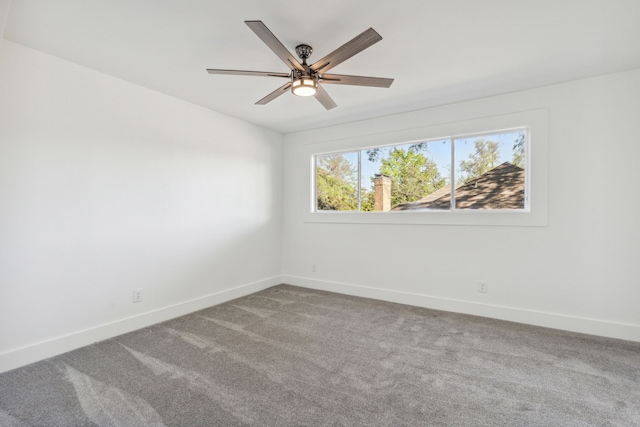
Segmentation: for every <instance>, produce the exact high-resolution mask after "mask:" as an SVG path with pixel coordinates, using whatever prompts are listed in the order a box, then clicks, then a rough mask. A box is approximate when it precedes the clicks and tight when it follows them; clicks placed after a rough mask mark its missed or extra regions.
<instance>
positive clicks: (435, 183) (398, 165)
mask: <svg viewBox="0 0 640 427" xmlns="http://www.w3.org/2000/svg"><path fill="white" fill-rule="evenodd" d="M381 163H382V165H381V166H380V173H382V174H385V175H387V176H389V177H390V178H391V206H398V205H399V204H402V203H407V202H414V201H416V200H418V199H421V198H423V197H425V196H426V195H428V194H431V193H432V192H434V191H436V190H437V189H439V188H442V187H444V185H445V184H446V181H445V179H444V178H443V177H442V176H441V175H440V172H439V171H438V166H437V165H436V164H435V162H434V161H433V160H431V159H428V158H427V157H426V156H425V155H424V154H422V153H419V152H418V151H416V150H411V149H409V150H404V149H399V148H394V149H393V150H391V151H390V152H389V156H388V157H387V158H384V159H382V160H381Z"/></svg>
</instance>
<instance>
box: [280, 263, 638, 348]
mask: <svg viewBox="0 0 640 427" xmlns="http://www.w3.org/2000/svg"><path fill="white" fill-rule="evenodd" d="M281 279H282V282H283V283H287V284H290V285H295V286H301V287H305V288H310V289H318V290H323V291H330V292H337V293H341V294H346V295H353V296H359V297H365V298H372V299H378V300H383V301H390V302H396V303H400V304H407V305H413V306H417V307H425V308H431V309H435V310H443V311H451V312H456V313H465V314H472V315H475V316H482V317H489V318H493V319H500V320H507V321H511V322H517V323H524V324H528V325H535V326H543V327H547V328H553V329H560V330H564V331H571V332H579V333H583V334H590V335H598V336H603V337H609V338H618V339H623V340H629V341H637V342H640V325H633V324H628V323H617V322H610V321H605V320H597V319H589V318H584V317H575V316H567V315H564V314H557V313H548V312H542V311H534V310H526V309H521V308H514V307H506V306H498V305H489V304H481V303H478V302H473V301H464V300H456V299H449V298H440V297H433V296H429V295H423V294H414V293H408V292H400V291H396V290H389V289H379V288H371V287H367V286H360V285H353V284H348V283H340V282H331V281H326V280H316V279H309V278H307V277H298V276H289V275H284V276H282V277H281Z"/></svg>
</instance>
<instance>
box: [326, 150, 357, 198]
mask: <svg viewBox="0 0 640 427" xmlns="http://www.w3.org/2000/svg"><path fill="white" fill-rule="evenodd" d="M316 209H317V210H321V211H355V210H358V153H357V152H354V153H338V154H327V155H323V156H316Z"/></svg>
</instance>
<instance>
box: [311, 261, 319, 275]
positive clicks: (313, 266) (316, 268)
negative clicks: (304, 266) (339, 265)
mask: <svg viewBox="0 0 640 427" xmlns="http://www.w3.org/2000/svg"><path fill="white" fill-rule="evenodd" d="M311 272H312V273H317V272H318V264H316V263H315V262H314V263H313V264H311Z"/></svg>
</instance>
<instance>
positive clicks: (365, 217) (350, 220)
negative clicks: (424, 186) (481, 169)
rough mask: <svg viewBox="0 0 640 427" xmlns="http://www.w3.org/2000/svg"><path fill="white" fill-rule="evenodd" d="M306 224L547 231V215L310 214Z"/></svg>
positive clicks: (459, 212) (488, 212)
mask: <svg viewBox="0 0 640 427" xmlns="http://www.w3.org/2000/svg"><path fill="white" fill-rule="evenodd" d="M304 222H310V223H314V222H315V223H334V224H399V225H402V224H406V225H411V224H418V225H473V226H478V225H490V226H519V227H545V226H546V225H547V215H546V211H544V212H528V211H524V210H523V211H513V210H499V211H498V210H482V211H478V210H456V211H429V212H309V213H307V214H306V215H305V218H304Z"/></svg>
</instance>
